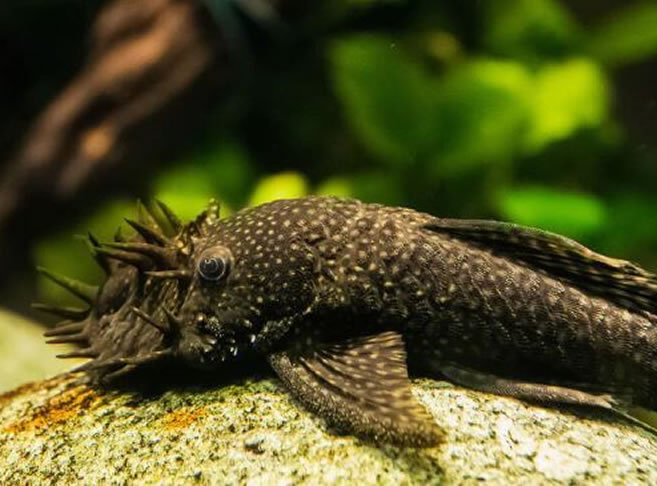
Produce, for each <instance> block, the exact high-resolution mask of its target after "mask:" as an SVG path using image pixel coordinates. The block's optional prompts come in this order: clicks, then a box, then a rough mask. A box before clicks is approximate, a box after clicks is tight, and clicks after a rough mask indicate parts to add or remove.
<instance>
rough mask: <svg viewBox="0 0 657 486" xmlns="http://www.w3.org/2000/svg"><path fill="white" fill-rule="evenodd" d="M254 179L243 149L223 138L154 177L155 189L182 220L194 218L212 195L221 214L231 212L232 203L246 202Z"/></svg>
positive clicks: (159, 196) (155, 192) (157, 194)
mask: <svg viewBox="0 0 657 486" xmlns="http://www.w3.org/2000/svg"><path fill="white" fill-rule="evenodd" d="M252 179H253V171H252V169H251V166H250V164H249V160H248V158H247V157H246V155H245V154H244V152H243V151H242V150H241V148H240V147H239V146H237V145H235V144H232V143H230V142H229V141H225V140H223V141H221V142H219V143H217V144H213V145H211V146H209V147H206V148H204V149H201V150H199V151H197V152H196V153H194V154H192V155H191V156H188V157H186V158H185V159H184V160H183V161H181V162H179V163H177V164H176V165H174V166H172V167H171V168H168V169H167V170H166V171H165V172H164V173H162V174H161V175H160V176H159V177H158V178H157V179H156V180H155V181H154V183H153V193H154V195H155V197H156V198H158V199H161V200H163V201H165V202H166V203H167V204H168V205H170V206H171V207H172V208H173V209H174V210H175V211H176V213H178V214H179V216H180V217H181V218H182V219H183V220H192V219H194V218H195V217H196V216H197V215H198V214H199V213H200V212H201V211H203V210H204V209H205V207H206V205H207V203H208V201H209V200H210V199H211V198H214V199H218V200H219V201H220V203H221V207H222V215H228V214H230V212H231V211H230V206H233V207H235V206H239V205H241V204H243V202H244V201H245V199H246V194H247V191H248V188H249V186H250V185H251V181H252Z"/></svg>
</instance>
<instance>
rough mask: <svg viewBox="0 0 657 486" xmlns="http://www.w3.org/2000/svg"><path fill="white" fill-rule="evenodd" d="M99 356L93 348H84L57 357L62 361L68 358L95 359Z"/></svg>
mask: <svg viewBox="0 0 657 486" xmlns="http://www.w3.org/2000/svg"><path fill="white" fill-rule="evenodd" d="M97 356H98V352H97V351H96V350H94V349H93V348H84V349H77V350H75V351H71V352H70V353H65V354H58V355H57V357H58V358H61V359H67V358H95V357H97Z"/></svg>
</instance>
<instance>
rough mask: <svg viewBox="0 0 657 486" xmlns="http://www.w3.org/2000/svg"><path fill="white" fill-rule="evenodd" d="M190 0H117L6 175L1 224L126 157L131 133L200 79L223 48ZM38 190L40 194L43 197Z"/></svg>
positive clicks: (63, 196)
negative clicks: (36, 201)
mask: <svg viewBox="0 0 657 486" xmlns="http://www.w3.org/2000/svg"><path fill="white" fill-rule="evenodd" d="M203 14H204V12H202V11H201V8H200V7H199V5H198V4H197V3H196V2H193V1H190V0H140V1H137V2H136V1H134V0H116V1H114V2H112V3H110V4H109V5H108V6H107V7H106V8H105V9H104V10H103V11H102V12H101V13H100V15H99V17H98V19H97V21H96V23H95V25H94V26H93V27H92V29H91V48H90V54H89V57H88V61H87V63H86V65H85V66H84V67H82V69H81V70H80V72H79V73H78V74H77V75H76V76H75V77H74V78H73V79H72V80H71V81H70V83H69V84H68V86H66V87H65V88H64V89H63V90H62V92H61V93H60V94H59V95H58V96H57V97H56V98H55V99H54V100H53V101H52V102H51V103H50V105H49V106H47V107H46V108H45V110H44V111H43V112H42V113H41V114H40V115H39V117H38V118H37V120H36V121H35V122H34V124H33V126H32V128H31V129H30V130H29V132H28V133H27V135H26V137H25V139H24V141H23V143H22V145H21V146H20V148H19V150H18V151H17V153H16V155H15V157H14V158H13V159H12V160H11V161H10V162H9V163H8V165H7V167H6V171H5V173H4V175H3V177H2V178H1V179H0V226H2V224H3V223H6V222H7V220H8V219H10V218H11V217H12V216H14V215H15V213H18V212H20V211H21V210H22V209H23V208H24V207H25V206H29V204H30V200H34V199H40V200H51V199H54V200H70V199H71V198H73V197H74V196H75V195H76V194H77V192H78V191H79V189H80V188H81V187H82V186H83V185H84V184H85V183H86V182H87V181H88V180H89V178H90V177H91V175H92V174H94V173H97V172H103V171H107V170H108V169H109V168H110V167H111V166H112V165H116V164H119V163H120V162H121V159H122V157H121V155H122V154H121V150H122V147H123V146H124V139H125V138H127V137H128V135H129V134H130V132H131V130H132V129H134V128H135V127H137V126H139V125H140V124H141V123H142V122H144V121H145V120H147V119H148V118H149V117H152V116H154V115H157V114H159V112H161V111H162V110H163V109H164V108H165V107H166V106H167V104H168V103H169V102H170V101H171V100H172V99H174V98H176V97H177V96H179V95H180V94H181V93H182V92H184V91H185V90H187V89H189V88H190V86H192V85H193V84H194V82H195V81H197V80H198V78H199V77H200V75H201V74H202V73H203V72H205V71H207V70H208V69H209V67H210V66H211V64H212V63H213V62H215V60H216V56H217V48H216V46H217V45H219V44H218V43H217V42H214V40H213V38H212V34H211V33H209V32H208V29H207V28H206V27H205V26H204V24H203V22H202V16H203ZM35 196H38V197H35Z"/></svg>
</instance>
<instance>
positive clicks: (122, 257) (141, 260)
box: [96, 247, 153, 271]
mask: <svg viewBox="0 0 657 486" xmlns="http://www.w3.org/2000/svg"><path fill="white" fill-rule="evenodd" d="M96 251H97V252H98V253H99V254H101V255H104V256H106V257H107V258H111V259H113V260H118V261H121V262H123V263H127V264H128V265H132V266H134V267H137V268H138V269H139V270H142V271H145V270H149V269H151V268H153V262H152V261H151V260H150V259H149V258H148V257H146V256H145V255H140V254H138V253H132V252H129V251H123V250H116V249H112V248H102V247H101V248H98V249H97V250H96Z"/></svg>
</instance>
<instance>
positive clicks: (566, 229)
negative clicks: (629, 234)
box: [497, 186, 607, 239]
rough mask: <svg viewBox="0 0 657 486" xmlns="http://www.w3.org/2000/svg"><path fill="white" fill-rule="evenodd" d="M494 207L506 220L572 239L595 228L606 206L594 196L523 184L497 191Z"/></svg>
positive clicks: (604, 217) (603, 222) (586, 234)
mask: <svg viewBox="0 0 657 486" xmlns="http://www.w3.org/2000/svg"><path fill="white" fill-rule="evenodd" d="M497 206H498V210H499V212H500V214H501V216H502V217H503V218H504V219H506V220H509V221H512V222H515V223H519V224H523V225H527V226H534V227H537V228H542V229H546V230H549V231H554V232H556V233H561V234H564V235H568V236H570V237H572V238H576V239H580V238H585V237H588V236H590V235H592V234H594V233H595V232H597V231H599V230H600V229H601V228H602V226H603V225H604V224H605V222H606V219H607V210H606V207H605V206H604V204H603V203H602V201H601V200H600V199H598V198H597V197H596V196H594V195H592V194H584V193H576V192H566V191H561V190H558V189H553V188H550V187H541V186H524V187H516V188H513V189H510V190H508V191H506V192H501V193H500V194H499V195H498V198H497Z"/></svg>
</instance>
